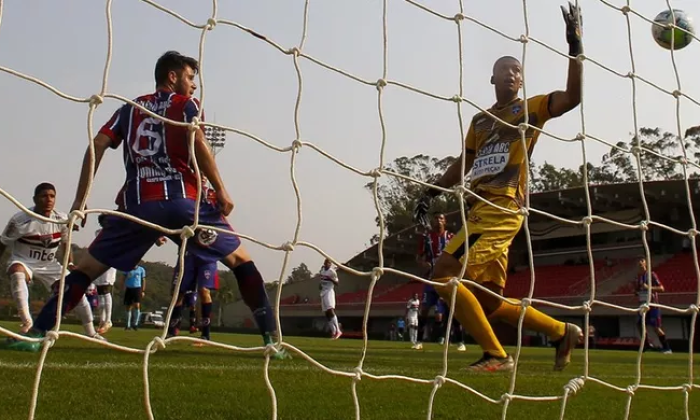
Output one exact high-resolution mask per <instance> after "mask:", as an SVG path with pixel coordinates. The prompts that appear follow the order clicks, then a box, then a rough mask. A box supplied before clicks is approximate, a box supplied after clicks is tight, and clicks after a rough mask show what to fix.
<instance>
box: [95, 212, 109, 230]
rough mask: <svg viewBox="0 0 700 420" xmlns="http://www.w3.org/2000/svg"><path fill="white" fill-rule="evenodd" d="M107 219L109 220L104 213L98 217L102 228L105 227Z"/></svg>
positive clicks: (98, 222)
mask: <svg viewBox="0 0 700 420" xmlns="http://www.w3.org/2000/svg"><path fill="white" fill-rule="evenodd" d="M106 219H107V215H106V214H104V213H100V215H99V216H97V224H99V225H100V227H105V221H106Z"/></svg>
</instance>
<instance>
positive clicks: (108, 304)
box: [102, 293, 112, 323]
mask: <svg viewBox="0 0 700 420" xmlns="http://www.w3.org/2000/svg"><path fill="white" fill-rule="evenodd" d="M104 298H105V307H104V313H105V317H104V318H102V320H103V321H104V322H105V323H109V322H112V294H111V293H107V294H106V295H104Z"/></svg>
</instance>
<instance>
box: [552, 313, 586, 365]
mask: <svg viewBox="0 0 700 420" xmlns="http://www.w3.org/2000/svg"><path fill="white" fill-rule="evenodd" d="M581 340H583V332H582V331H581V328H579V327H578V326H577V325H574V324H569V323H567V324H566V329H565V330H564V336H563V337H562V338H561V339H560V340H559V341H557V342H555V343H553V344H554V347H555V348H556V349H557V351H556V352H555V353H554V370H564V368H566V367H567V366H569V363H571V353H572V352H573V351H574V349H575V348H576V345H577V344H578V343H579V342H581Z"/></svg>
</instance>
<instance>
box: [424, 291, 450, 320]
mask: <svg viewBox="0 0 700 420" xmlns="http://www.w3.org/2000/svg"><path fill="white" fill-rule="evenodd" d="M421 306H422V307H424V308H427V309H430V308H432V307H433V306H434V307H435V313H436V314H443V315H445V314H447V313H449V312H450V311H449V309H448V308H447V304H446V303H445V301H444V300H442V299H440V295H439V294H438V292H437V290H435V287H434V286H432V285H430V284H426V285H425V286H423V301H422V302H421Z"/></svg>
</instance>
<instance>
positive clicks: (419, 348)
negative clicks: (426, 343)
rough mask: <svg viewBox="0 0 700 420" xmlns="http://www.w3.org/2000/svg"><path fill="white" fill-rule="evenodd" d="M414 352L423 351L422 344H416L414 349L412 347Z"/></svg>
mask: <svg viewBox="0 0 700 420" xmlns="http://www.w3.org/2000/svg"><path fill="white" fill-rule="evenodd" d="M413 348H414V349H416V350H423V343H416V345H415V347H413Z"/></svg>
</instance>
